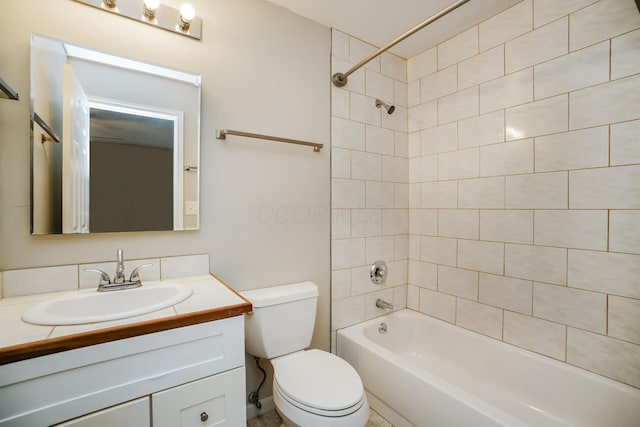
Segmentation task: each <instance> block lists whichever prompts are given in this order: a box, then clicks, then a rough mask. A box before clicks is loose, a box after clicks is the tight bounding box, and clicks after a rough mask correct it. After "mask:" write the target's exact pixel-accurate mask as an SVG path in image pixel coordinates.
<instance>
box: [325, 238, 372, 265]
mask: <svg viewBox="0 0 640 427" xmlns="http://www.w3.org/2000/svg"><path fill="white" fill-rule="evenodd" d="M364 260H365V239H340V240H332V241H331V268H332V269H334V270H339V269H341V268H349V267H357V266H360V265H363V264H364Z"/></svg>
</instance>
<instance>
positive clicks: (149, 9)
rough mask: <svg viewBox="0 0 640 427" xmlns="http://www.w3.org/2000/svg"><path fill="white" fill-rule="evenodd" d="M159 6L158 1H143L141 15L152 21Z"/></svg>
mask: <svg viewBox="0 0 640 427" xmlns="http://www.w3.org/2000/svg"><path fill="white" fill-rule="evenodd" d="M159 6H160V0H144V3H143V5H142V7H143V11H142V14H143V15H144V17H145V18H146V19H148V20H149V21H153V20H155V19H156V11H157V10H158V7H159Z"/></svg>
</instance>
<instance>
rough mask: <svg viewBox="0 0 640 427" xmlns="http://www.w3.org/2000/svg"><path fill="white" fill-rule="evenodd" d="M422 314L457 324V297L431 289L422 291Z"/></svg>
mask: <svg viewBox="0 0 640 427" xmlns="http://www.w3.org/2000/svg"><path fill="white" fill-rule="evenodd" d="M420 312H422V313H424V314H428V315H429V316H433V317H437V318H438V319H442V320H444V321H447V322H449V323H455V321H456V297H454V296H451V295H447V294H443V293H440V292H435V291H431V290H429V289H420Z"/></svg>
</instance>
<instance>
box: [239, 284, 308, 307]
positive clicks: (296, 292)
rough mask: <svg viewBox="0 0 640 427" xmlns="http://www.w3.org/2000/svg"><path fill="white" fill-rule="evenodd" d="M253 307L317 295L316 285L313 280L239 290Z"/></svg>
mask: <svg viewBox="0 0 640 427" xmlns="http://www.w3.org/2000/svg"><path fill="white" fill-rule="evenodd" d="M240 295H242V296H243V297H244V298H245V299H246V300H248V301H249V302H251V304H252V305H253V306H254V307H268V306H270V305H277V304H284V303H286V302H291V301H297V300H302V299H307V298H316V297H317V296H318V286H317V285H316V284H315V283H313V282H309V281H307V282H299V283H292V284H290V285H280V286H272V287H270V288H262V289H254V290H251V291H243V292H240Z"/></svg>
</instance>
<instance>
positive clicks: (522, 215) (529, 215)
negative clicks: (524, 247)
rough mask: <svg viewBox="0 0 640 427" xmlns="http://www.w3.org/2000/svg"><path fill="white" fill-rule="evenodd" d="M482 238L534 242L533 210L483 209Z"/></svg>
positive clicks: (481, 217) (481, 218) (498, 240)
mask: <svg viewBox="0 0 640 427" xmlns="http://www.w3.org/2000/svg"><path fill="white" fill-rule="evenodd" d="M480 239H481V240H493V241H497V242H507V243H524V244H533V211H531V210H481V211H480Z"/></svg>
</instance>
